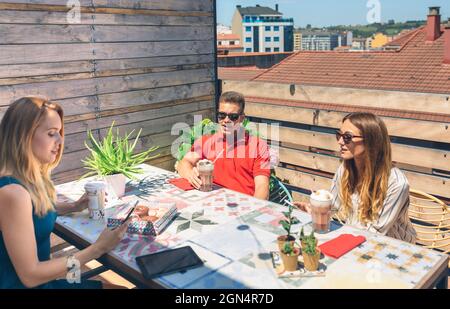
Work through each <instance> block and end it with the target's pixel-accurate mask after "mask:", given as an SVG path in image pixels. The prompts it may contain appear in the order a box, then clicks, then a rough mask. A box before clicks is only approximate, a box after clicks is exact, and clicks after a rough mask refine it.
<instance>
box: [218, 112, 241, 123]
mask: <svg viewBox="0 0 450 309" xmlns="http://www.w3.org/2000/svg"><path fill="white" fill-rule="evenodd" d="M227 116H228V119H230V120H231V121H236V120H238V119H239V116H241V114H240V113H230V114H227V113H223V112H218V113H217V118H218V119H219V120H224V119H225V118H227Z"/></svg>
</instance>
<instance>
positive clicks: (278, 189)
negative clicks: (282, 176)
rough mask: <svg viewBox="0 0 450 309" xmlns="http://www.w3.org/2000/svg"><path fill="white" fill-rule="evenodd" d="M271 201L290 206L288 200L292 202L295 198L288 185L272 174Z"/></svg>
mask: <svg viewBox="0 0 450 309" xmlns="http://www.w3.org/2000/svg"><path fill="white" fill-rule="evenodd" d="M269 201H271V202H274V203H277V204H281V205H285V206H288V203H287V202H290V203H292V202H293V198H292V195H291V193H290V192H289V190H288V189H287V188H286V186H285V185H284V184H283V183H282V182H281V181H280V180H279V179H278V178H277V177H276V176H274V175H271V176H270V194H269Z"/></svg>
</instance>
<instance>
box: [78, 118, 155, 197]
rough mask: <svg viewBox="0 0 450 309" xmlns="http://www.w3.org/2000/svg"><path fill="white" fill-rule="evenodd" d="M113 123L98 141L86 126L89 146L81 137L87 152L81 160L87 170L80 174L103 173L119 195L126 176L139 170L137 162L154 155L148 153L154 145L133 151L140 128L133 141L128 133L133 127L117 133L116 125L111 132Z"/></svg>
mask: <svg viewBox="0 0 450 309" xmlns="http://www.w3.org/2000/svg"><path fill="white" fill-rule="evenodd" d="M113 127H114V122H113V123H112V125H111V127H110V128H109V130H108V132H107V134H106V136H105V137H104V138H103V140H101V141H97V140H96V139H95V137H94V135H93V134H92V131H91V130H88V132H87V137H88V141H89V143H90V144H91V146H89V145H88V143H87V141H85V146H86V148H87V149H89V150H90V152H91V153H90V155H89V157H87V158H86V159H85V160H82V162H83V163H84V166H85V168H86V169H88V170H90V172H88V173H86V174H85V175H83V176H82V178H84V177H88V176H92V175H98V176H100V177H104V178H105V180H106V182H107V183H108V184H109V185H110V186H111V187H112V189H113V190H114V193H115V194H116V196H117V197H121V196H123V195H124V194H125V183H126V178H127V177H128V178H130V179H136V176H135V175H136V174H140V173H142V169H141V168H139V167H138V165H140V164H142V163H144V162H146V161H148V160H150V159H153V158H155V157H157V155H156V156H151V155H150V153H152V152H154V151H155V150H156V149H157V148H158V147H152V148H150V149H148V150H146V151H143V152H141V153H134V150H135V147H136V145H137V141H138V140H139V136H140V135H141V132H142V129H140V130H139V132H138V134H137V135H136V137H135V139H134V141H131V140H130V137H131V135H132V134H133V132H134V130H133V131H131V132H130V133H125V136H123V137H121V136H120V135H119V129H117V131H116V134H114V133H113Z"/></svg>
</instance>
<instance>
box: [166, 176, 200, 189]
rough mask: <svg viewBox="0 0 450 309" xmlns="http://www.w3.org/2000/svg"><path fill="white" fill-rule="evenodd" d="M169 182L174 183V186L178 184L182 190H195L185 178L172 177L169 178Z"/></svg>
mask: <svg viewBox="0 0 450 309" xmlns="http://www.w3.org/2000/svg"><path fill="white" fill-rule="evenodd" d="M169 183H171V184H173V185H174V186H177V187H178V188H180V189H181V190H184V191H189V190H193V189H194V187H193V186H192V185H191V184H190V183H189V181H187V179H185V178H172V179H169Z"/></svg>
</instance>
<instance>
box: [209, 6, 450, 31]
mask: <svg viewBox="0 0 450 309" xmlns="http://www.w3.org/2000/svg"><path fill="white" fill-rule="evenodd" d="M216 1H217V22H218V23H220V24H224V25H227V26H230V25H231V19H232V17H233V14H234V11H235V9H236V5H242V6H243V7H246V6H255V5H256V4H259V5H261V6H268V7H271V8H275V4H276V3H278V6H279V11H280V12H281V13H283V16H284V17H286V18H288V17H292V18H294V23H295V27H305V26H306V25H307V24H311V25H312V26H313V27H325V26H332V25H356V24H361V25H365V24H368V23H371V22H369V21H373V22H376V21H381V22H387V21H388V20H390V19H394V20H395V21H396V22H398V21H407V20H425V19H426V16H427V14H428V7H430V6H440V7H441V15H442V20H447V19H448V18H449V17H450V1H449V0H216Z"/></svg>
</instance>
